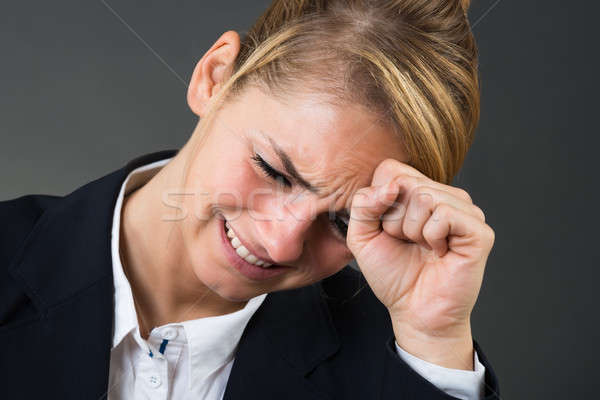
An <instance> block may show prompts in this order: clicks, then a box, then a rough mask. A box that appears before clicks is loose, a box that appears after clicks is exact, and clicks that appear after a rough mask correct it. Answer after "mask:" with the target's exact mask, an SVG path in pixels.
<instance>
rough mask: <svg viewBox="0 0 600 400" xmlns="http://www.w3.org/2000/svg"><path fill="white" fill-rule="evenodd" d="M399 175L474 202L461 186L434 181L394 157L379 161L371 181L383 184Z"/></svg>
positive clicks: (377, 184)
mask: <svg viewBox="0 0 600 400" xmlns="http://www.w3.org/2000/svg"><path fill="white" fill-rule="evenodd" d="M398 176H406V177H410V178H412V179H409V180H408V182H411V181H412V182H414V184H415V185H416V184H426V185H429V186H431V187H435V188H437V189H439V190H443V191H446V192H449V193H451V194H453V195H454V196H455V197H458V198H460V199H463V200H464V201H466V202H468V203H473V199H472V198H471V195H469V193H468V192H467V191H466V190H464V189H462V188H459V187H456V186H451V185H445V184H443V183H440V182H437V181H434V180H433V179H431V178H429V177H428V176H426V175H424V174H423V173H422V172H420V171H419V170H417V169H416V168H414V167H412V166H410V165H408V164H406V163H403V162H401V161H398V160H395V159H393V158H388V159H385V160H383V161H382V162H380V163H379V165H378V166H377V168H375V171H374V173H373V179H372V182H371V185H372V186H381V185H385V184H387V183H388V182H389V181H391V180H392V179H395V178H396V177H398Z"/></svg>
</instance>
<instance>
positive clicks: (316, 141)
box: [242, 88, 406, 192]
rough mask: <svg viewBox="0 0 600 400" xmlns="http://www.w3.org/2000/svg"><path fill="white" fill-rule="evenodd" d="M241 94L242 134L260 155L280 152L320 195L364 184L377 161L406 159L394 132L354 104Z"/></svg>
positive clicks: (251, 92)
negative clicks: (317, 189)
mask: <svg viewBox="0 0 600 400" xmlns="http://www.w3.org/2000/svg"><path fill="white" fill-rule="evenodd" d="M245 96H246V99H245V101H243V102H242V103H243V104H244V107H247V108H246V112H244V114H246V115H247V118H245V124H246V129H245V130H246V134H247V136H248V137H249V138H251V140H252V141H253V142H254V143H256V144H257V145H258V146H259V147H261V148H262V149H263V151H265V150H267V149H269V150H270V149H271V148H272V145H273V144H275V145H276V146H278V147H279V148H281V149H282V150H283V151H284V152H285V153H287V154H288V155H289V157H290V159H291V161H292V162H293V164H294V166H295V168H296V169H297V171H298V172H299V173H300V174H301V175H302V177H303V178H305V180H306V181H308V182H309V183H311V184H313V185H315V186H317V187H318V188H323V189H324V191H328V192H331V191H336V190H340V189H341V190H344V191H345V190H347V189H353V188H356V189H358V188H359V187H363V186H367V185H369V184H370V180H371V177H372V174H373V171H374V170H375V168H376V167H377V165H378V164H379V163H380V162H381V161H383V160H384V159H386V158H394V159H397V160H400V161H405V160H406V157H405V154H404V152H403V151H402V145H401V141H400V138H399V137H398V136H397V134H395V133H394V132H393V131H392V130H391V129H390V128H389V127H388V126H387V125H386V124H385V123H383V122H382V121H381V120H379V118H378V115H376V114H374V113H371V112H369V111H368V110H366V109H365V108H364V107H362V106H360V105H355V104H333V102H331V101H329V100H330V98H329V97H327V96H324V95H318V94H313V93H298V94H295V95H293V96H286V97H285V98H282V97H275V96H272V95H269V94H267V93H265V92H263V91H261V90H259V89H257V88H251V89H249V90H248V91H247V93H246V94H245ZM273 142H274V143H273Z"/></svg>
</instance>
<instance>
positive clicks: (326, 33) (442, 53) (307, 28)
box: [201, 0, 480, 184]
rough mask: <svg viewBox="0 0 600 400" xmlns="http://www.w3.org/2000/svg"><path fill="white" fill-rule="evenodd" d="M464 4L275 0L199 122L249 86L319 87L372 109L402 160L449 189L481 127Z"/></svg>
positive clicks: (459, 0) (462, 0)
mask: <svg viewBox="0 0 600 400" xmlns="http://www.w3.org/2000/svg"><path fill="white" fill-rule="evenodd" d="M469 3H470V0H446V1H444V0H372V1H369V0H362V1H360V0H275V1H273V2H272V3H271V5H270V6H269V8H268V9H267V10H266V11H265V13H264V14H263V15H262V16H261V17H260V18H259V19H258V20H257V21H256V23H255V24H254V26H253V27H252V28H251V29H250V30H249V31H248V33H247V34H246V35H245V36H244V37H243V38H242V42H241V48H240V53H239V55H238V57H237V59H236V62H235V64H234V67H233V71H232V74H231V76H230V78H229V79H228V80H227V82H225V83H224V85H223V87H222V88H221V90H220V91H219V93H218V94H217V96H215V98H214V99H212V100H211V105H210V106H209V110H208V112H207V115H206V116H205V117H204V118H203V120H205V121H201V123H205V124H208V123H210V120H211V118H212V116H213V115H214V111H215V109H216V108H218V107H219V105H220V104H223V102H225V101H226V100H227V99H229V98H231V96H235V95H236V94H238V93H240V92H241V91H242V90H243V89H244V88H245V87H246V86H247V85H249V84H254V85H260V86H262V87H265V88H267V89H269V91H270V92H271V93H273V94H278V93H279V94H284V95H285V94H286V93H290V90H298V89H299V88H301V89H302V90H314V91H317V92H323V91H326V92H327V93H330V94H332V95H333V96H334V98H336V99H339V100H341V101H350V102H355V103H358V104H361V105H364V106H365V107H367V108H368V109H369V110H373V111H374V112H377V113H378V114H379V115H381V117H382V118H383V119H384V120H385V122H387V123H389V126H391V127H392V128H393V130H394V132H396V133H397V134H398V135H399V136H400V138H401V140H402V144H403V146H404V148H405V149H406V151H407V153H408V154H407V155H408V157H409V161H408V163H409V164H410V165H412V166H413V167H414V168H416V169H418V170H419V171H421V172H422V173H423V174H425V175H426V176H428V177H429V178H431V179H433V180H436V181H438V182H442V183H446V184H449V183H450V182H451V180H452V178H453V177H454V176H455V174H456V173H457V172H458V170H459V169H460V167H461V165H462V163H463V161H464V158H465V156H466V153H467V150H468V149H469V147H470V146H471V144H472V141H473V136H474V131H475V128H476V126H477V123H478V121H479V102H480V99H479V80H478V71H477V64H478V62H477V48H476V45H475V39H474V37H473V34H472V32H471V29H470V26H469V22H468V20H467V16H466V10H467V8H468V6H469Z"/></svg>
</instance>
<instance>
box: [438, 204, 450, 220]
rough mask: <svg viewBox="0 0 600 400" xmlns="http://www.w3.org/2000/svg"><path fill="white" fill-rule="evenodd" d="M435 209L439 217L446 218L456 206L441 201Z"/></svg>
mask: <svg viewBox="0 0 600 400" xmlns="http://www.w3.org/2000/svg"><path fill="white" fill-rule="evenodd" d="M435 211H436V213H437V216H438V217H439V218H446V217H448V216H449V215H450V214H451V213H452V212H453V211H454V207H452V206H451V205H449V204H446V203H441V204H439V205H438V206H437V208H436V210H435Z"/></svg>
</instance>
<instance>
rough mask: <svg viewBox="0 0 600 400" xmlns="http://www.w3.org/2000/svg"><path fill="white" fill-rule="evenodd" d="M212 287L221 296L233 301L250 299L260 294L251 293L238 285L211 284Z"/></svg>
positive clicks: (238, 301) (239, 301)
mask: <svg viewBox="0 0 600 400" xmlns="http://www.w3.org/2000/svg"><path fill="white" fill-rule="evenodd" d="M209 287H210V289H211V290H212V291H213V292H215V293H216V294H218V295H219V296H220V297H221V298H223V299H225V300H227V301H231V302H234V303H241V302H245V301H248V300H250V299H251V298H253V297H256V296H258V295H260V293H254V292H252V293H250V292H248V291H247V290H243V289H242V288H240V287H239V286H237V285H228V286H225V285H223V286H221V285H218V284H217V285H211V286H209Z"/></svg>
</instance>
